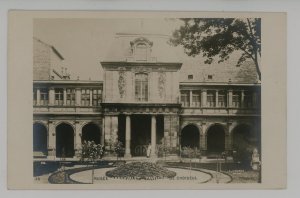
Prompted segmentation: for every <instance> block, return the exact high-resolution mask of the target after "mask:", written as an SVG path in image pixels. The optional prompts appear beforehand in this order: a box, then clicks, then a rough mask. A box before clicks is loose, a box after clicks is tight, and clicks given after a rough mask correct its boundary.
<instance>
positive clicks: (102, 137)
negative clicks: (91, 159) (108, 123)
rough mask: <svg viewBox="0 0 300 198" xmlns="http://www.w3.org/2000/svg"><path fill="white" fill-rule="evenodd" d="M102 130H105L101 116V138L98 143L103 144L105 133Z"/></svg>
mask: <svg viewBox="0 0 300 198" xmlns="http://www.w3.org/2000/svg"><path fill="white" fill-rule="evenodd" d="M104 130H105V123H104V118H102V129H101V137H100V138H101V139H100V144H101V145H102V146H104V138H105V137H104V135H105V133H104Z"/></svg>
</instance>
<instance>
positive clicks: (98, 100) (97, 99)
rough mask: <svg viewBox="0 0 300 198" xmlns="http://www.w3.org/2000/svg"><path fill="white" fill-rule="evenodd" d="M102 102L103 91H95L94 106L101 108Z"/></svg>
mask: <svg viewBox="0 0 300 198" xmlns="http://www.w3.org/2000/svg"><path fill="white" fill-rule="evenodd" d="M101 100H102V92H101V89H94V90H93V106H100V104H101Z"/></svg>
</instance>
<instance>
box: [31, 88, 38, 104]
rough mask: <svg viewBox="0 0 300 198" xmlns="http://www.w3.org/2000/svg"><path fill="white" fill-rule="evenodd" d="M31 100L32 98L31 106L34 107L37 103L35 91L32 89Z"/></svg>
mask: <svg viewBox="0 0 300 198" xmlns="http://www.w3.org/2000/svg"><path fill="white" fill-rule="evenodd" d="M32 93H33V95H32V96H33V98H32V102H33V105H34V106H35V105H36V103H37V89H33V92H32Z"/></svg>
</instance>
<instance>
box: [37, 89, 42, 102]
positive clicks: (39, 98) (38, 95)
mask: <svg viewBox="0 0 300 198" xmlns="http://www.w3.org/2000/svg"><path fill="white" fill-rule="evenodd" d="M36 105H37V106H39V105H41V92H40V89H37V90H36Z"/></svg>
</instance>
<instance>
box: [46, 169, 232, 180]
mask: <svg viewBox="0 0 300 198" xmlns="http://www.w3.org/2000/svg"><path fill="white" fill-rule="evenodd" d="M111 167H113V166H112V165H102V166H96V167H81V168H75V169H69V170H65V171H57V172H55V173H53V174H52V175H50V176H49V178H48V181H49V183H51V184H90V183H84V182H79V181H75V180H73V179H71V178H70V176H71V175H72V174H75V173H78V172H82V171H87V170H91V169H93V168H94V169H99V168H111ZM164 167H165V168H177V169H185V170H193V171H199V172H203V173H205V174H208V175H209V176H210V178H209V179H208V180H206V181H203V182H201V183H207V182H209V181H211V180H212V179H213V174H212V173H210V172H206V171H204V170H200V169H197V168H191V169H190V168H189V167H178V166H169V165H167V166H164ZM62 172H64V173H65V176H64V178H65V180H64V181H63V182H57V180H55V176H58V175H57V174H60V173H62ZM221 173H222V174H225V175H227V176H228V177H229V178H230V181H228V182H226V183H230V182H232V176H231V175H230V174H228V173H225V172H221Z"/></svg>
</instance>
